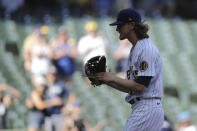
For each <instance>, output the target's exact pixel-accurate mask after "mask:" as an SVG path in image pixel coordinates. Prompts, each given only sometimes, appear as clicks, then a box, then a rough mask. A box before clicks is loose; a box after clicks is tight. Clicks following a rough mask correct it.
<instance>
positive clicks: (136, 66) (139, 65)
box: [125, 39, 163, 102]
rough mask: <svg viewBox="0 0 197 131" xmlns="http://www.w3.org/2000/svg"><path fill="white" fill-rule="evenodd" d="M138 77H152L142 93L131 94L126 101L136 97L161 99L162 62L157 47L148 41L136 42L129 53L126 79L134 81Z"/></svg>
mask: <svg viewBox="0 0 197 131" xmlns="http://www.w3.org/2000/svg"><path fill="white" fill-rule="evenodd" d="M138 76H152V79H151V81H150V84H149V86H148V88H146V89H145V91H144V92H143V93H140V94H139V93H136V92H131V93H129V94H128V95H127V96H126V98H125V99H126V101H127V102H128V101H130V100H131V99H133V98H136V97H162V96H163V83H162V60H161V56H160V53H159V51H158V49H157V47H156V46H155V45H154V44H153V43H152V42H151V41H150V40H149V39H143V40H140V41H138V42H137V44H136V46H135V47H134V49H133V50H131V52H130V56H129V59H128V71H127V79H132V80H134V79H136V78H137V77H138Z"/></svg>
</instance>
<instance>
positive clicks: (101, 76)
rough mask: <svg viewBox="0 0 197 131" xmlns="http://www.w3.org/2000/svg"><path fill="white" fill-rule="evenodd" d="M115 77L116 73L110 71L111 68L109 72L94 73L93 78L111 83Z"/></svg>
mask: <svg viewBox="0 0 197 131" xmlns="http://www.w3.org/2000/svg"><path fill="white" fill-rule="evenodd" d="M115 77H116V75H115V74H114V73H113V72H111V70H110V71H109V72H100V73H96V74H95V78H96V79H98V80H101V81H103V83H105V84H109V83H111V82H112V81H113V80H114V79H115Z"/></svg>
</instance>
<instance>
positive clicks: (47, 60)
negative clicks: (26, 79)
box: [31, 26, 51, 75]
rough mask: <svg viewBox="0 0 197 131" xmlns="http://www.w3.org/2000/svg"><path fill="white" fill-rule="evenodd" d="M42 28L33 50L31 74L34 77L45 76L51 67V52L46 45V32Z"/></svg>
mask: <svg viewBox="0 0 197 131" xmlns="http://www.w3.org/2000/svg"><path fill="white" fill-rule="evenodd" d="M47 28H48V27H46V26H42V27H41V29H40V32H39V33H37V35H36V41H35V43H34V44H33V45H32V48H31V73H32V75H45V74H46V73H47V71H48V70H49V67H50V65H51V50H50V48H49V46H48V44H47V43H46V36H45V34H46V32H45V31H46V30H47Z"/></svg>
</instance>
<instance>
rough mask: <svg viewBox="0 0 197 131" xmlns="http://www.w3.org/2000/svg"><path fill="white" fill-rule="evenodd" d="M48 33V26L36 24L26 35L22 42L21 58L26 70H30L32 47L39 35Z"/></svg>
mask: <svg viewBox="0 0 197 131" xmlns="http://www.w3.org/2000/svg"><path fill="white" fill-rule="evenodd" d="M47 33H48V27H46V26H40V25H36V27H35V29H34V31H33V32H32V33H31V34H30V35H28V36H27V37H26V38H25V40H24V43H23V58H24V68H25V70H26V71H28V72H30V71H31V64H32V48H33V46H34V45H35V44H36V43H37V41H38V37H39V36H40V35H46V34H47Z"/></svg>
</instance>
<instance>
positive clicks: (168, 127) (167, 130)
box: [161, 115, 173, 131]
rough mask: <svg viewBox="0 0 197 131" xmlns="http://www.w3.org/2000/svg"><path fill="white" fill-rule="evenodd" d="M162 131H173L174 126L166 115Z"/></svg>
mask: <svg viewBox="0 0 197 131" xmlns="http://www.w3.org/2000/svg"><path fill="white" fill-rule="evenodd" d="M161 131H173V124H172V122H171V121H170V120H169V119H168V117H167V116H166V115H164V123H163V128H162V129H161Z"/></svg>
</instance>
